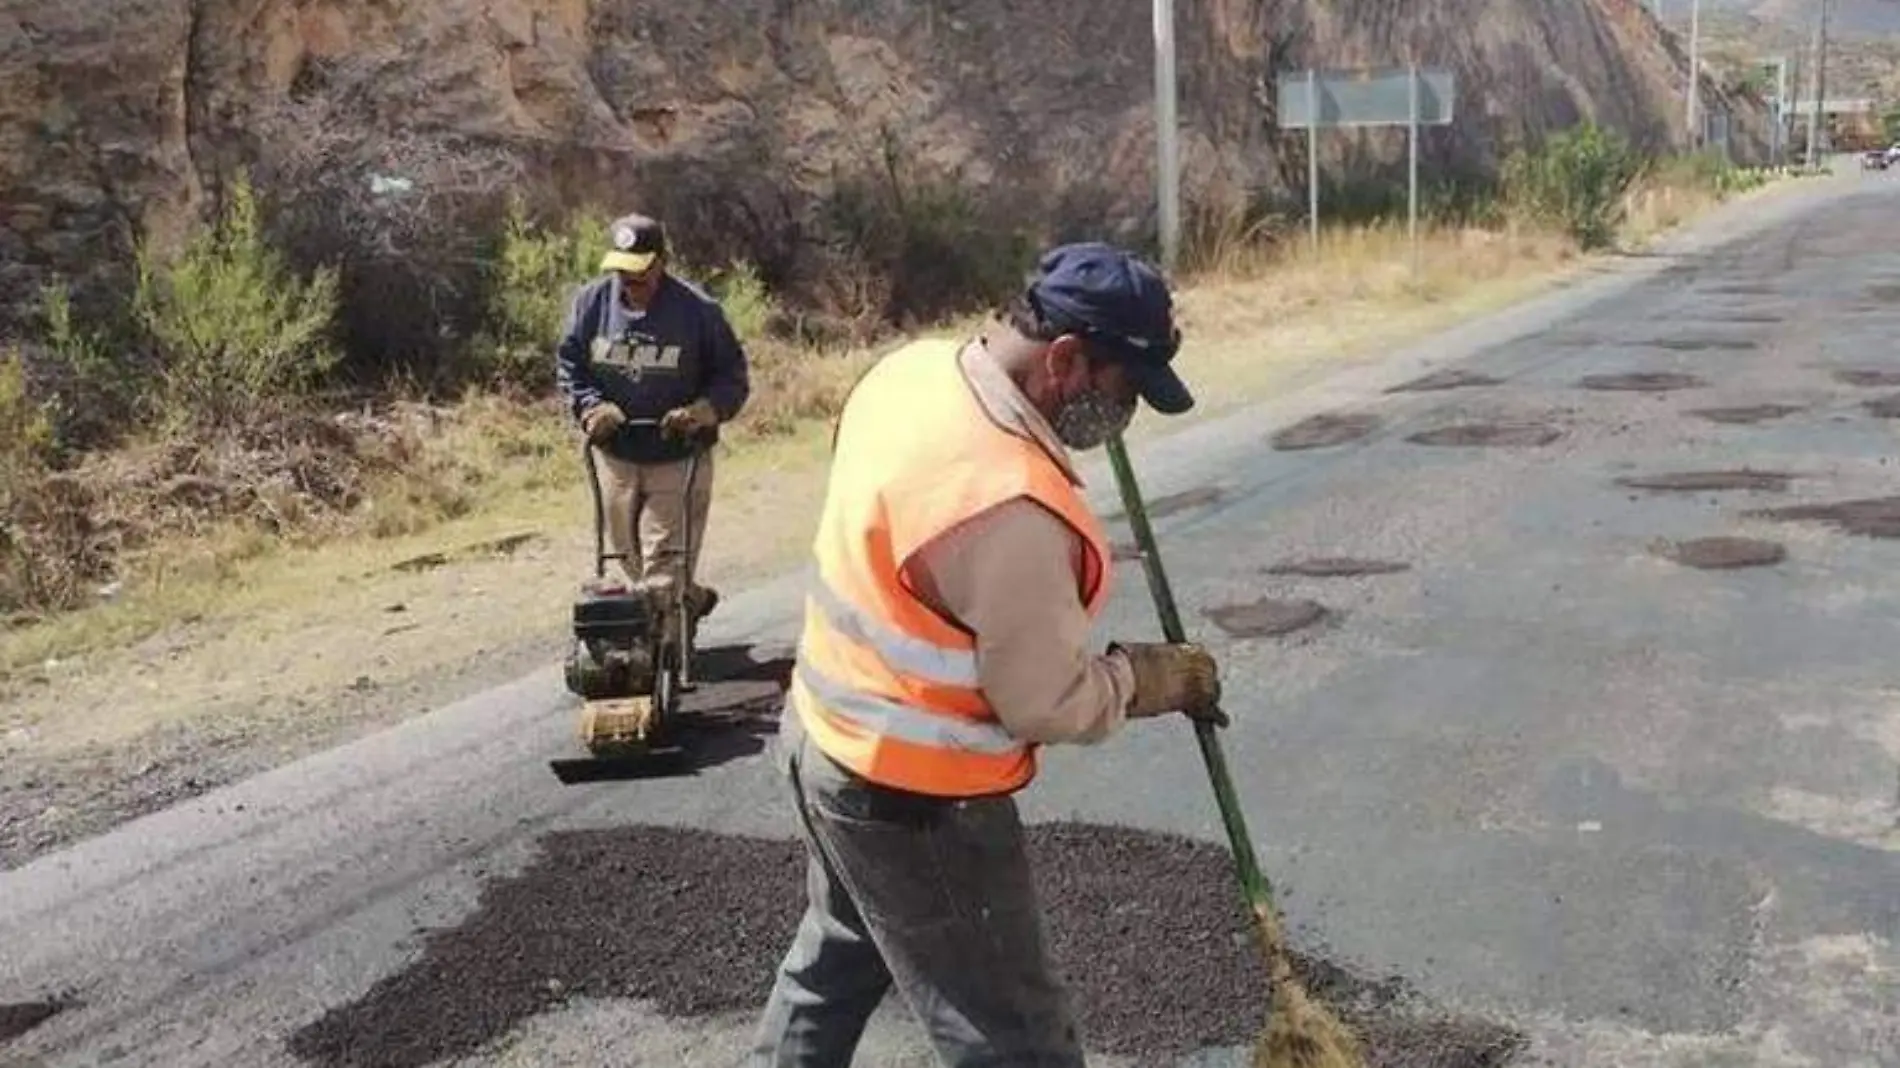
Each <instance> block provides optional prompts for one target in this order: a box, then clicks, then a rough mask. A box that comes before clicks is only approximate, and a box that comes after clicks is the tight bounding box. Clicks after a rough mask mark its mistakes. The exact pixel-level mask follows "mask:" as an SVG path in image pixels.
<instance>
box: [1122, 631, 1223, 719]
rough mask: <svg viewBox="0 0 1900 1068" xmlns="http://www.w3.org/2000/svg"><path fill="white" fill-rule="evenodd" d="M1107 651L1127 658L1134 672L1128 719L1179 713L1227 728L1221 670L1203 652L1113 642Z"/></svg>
mask: <svg viewBox="0 0 1900 1068" xmlns="http://www.w3.org/2000/svg"><path fill="white" fill-rule="evenodd" d="M1108 649H1109V652H1111V653H1116V652H1118V653H1120V654H1122V655H1123V656H1124V657H1127V658H1128V663H1129V666H1130V667H1132V668H1134V669H1135V697H1134V700H1132V701H1130V702H1129V705H1128V716H1129V718H1130V719H1140V718H1143V717H1147V716H1159V715H1162V714H1164V713H1167V712H1180V713H1183V714H1185V715H1186V716H1187V717H1188V718H1189V719H1197V720H1203V721H1205V722H1208V723H1213V724H1215V725H1217V726H1221V727H1225V726H1227V723H1228V720H1227V715H1226V713H1224V712H1222V711H1221V710H1220V707H1219V706H1220V668H1219V667H1218V666H1216V665H1215V663H1214V658H1213V657H1212V656H1210V655H1208V652H1207V650H1206V649H1203V648H1202V647H1200V646H1199V645H1194V644H1192V643H1189V644H1184V645H1172V644H1163V643H1149V642H1116V643H1115V644H1113V645H1111V646H1109V647H1108Z"/></svg>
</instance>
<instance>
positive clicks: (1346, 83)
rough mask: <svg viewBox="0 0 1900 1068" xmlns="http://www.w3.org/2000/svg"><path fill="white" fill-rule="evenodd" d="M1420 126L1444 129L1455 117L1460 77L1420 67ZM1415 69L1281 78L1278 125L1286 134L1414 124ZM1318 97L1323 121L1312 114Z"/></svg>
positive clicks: (1310, 73) (1301, 73)
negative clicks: (1413, 82)
mask: <svg viewBox="0 0 1900 1068" xmlns="http://www.w3.org/2000/svg"><path fill="white" fill-rule="evenodd" d="M1417 75H1418V124H1419V125H1420V126H1446V125H1449V124H1450V123H1451V119H1452V98H1453V96H1454V95H1455V92H1456V79H1455V78H1454V76H1453V75H1452V73H1451V72H1450V71H1448V70H1440V69H1436V68H1429V67H1420V68H1417ZM1412 77H1413V68H1410V67H1388V68H1381V69H1372V70H1358V71H1350V70H1349V71H1290V72H1288V73H1286V74H1282V75H1280V78H1279V93H1280V126H1281V127H1282V128H1283V129H1288V130H1305V129H1311V128H1313V127H1314V126H1315V125H1317V126H1318V127H1319V128H1320V129H1334V128H1339V127H1352V126H1410V125H1412ZM1314 97H1317V98H1318V102H1317V111H1318V114H1319V122H1318V123H1317V124H1315V123H1314V122H1313V119H1312V116H1313V114H1314V112H1315V110H1316V108H1315V103H1314Z"/></svg>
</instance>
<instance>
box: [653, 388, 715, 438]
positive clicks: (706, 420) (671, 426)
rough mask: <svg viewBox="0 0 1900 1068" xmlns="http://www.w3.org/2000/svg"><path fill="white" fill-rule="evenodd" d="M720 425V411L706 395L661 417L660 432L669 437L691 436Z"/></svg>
mask: <svg viewBox="0 0 1900 1068" xmlns="http://www.w3.org/2000/svg"><path fill="white" fill-rule="evenodd" d="M718 425H719V413H718V412H717V411H715V410H713V406H712V401H709V400H707V399H706V398H704V397H701V398H700V399H698V400H696V401H694V402H693V403H691V404H688V405H686V406H685V407H684V408H675V409H673V410H672V411H670V412H667V413H666V414H665V415H663V416H661V417H660V433H661V435H662V436H665V437H669V438H690V437H692V436H693V435H695V434H698V433H701V432H703V431H707V430H711V429H712V428H713V427H716V426H718Z"/></svg>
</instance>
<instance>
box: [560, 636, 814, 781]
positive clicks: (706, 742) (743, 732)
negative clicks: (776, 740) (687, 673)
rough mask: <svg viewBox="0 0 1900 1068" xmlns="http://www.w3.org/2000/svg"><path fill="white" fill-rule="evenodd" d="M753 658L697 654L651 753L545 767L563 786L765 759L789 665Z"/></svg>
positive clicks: (738, 653)
mask: <svg viewBox="0 0 1900 1068" xmlns="http://www.w3.org/2000/svg"><path fill="white" fill-rule="evenodd" d="M755 652H756V650H755V649H754V647H751V646H745V645H721V646H714V647H712V648H709V649H701V650H699V652H698V655H697V656H695V657H694V681H695V686H694V689H693V692H691V693H688V694H687V695H685V698H684V700H683V701H682V702H681V709H680V711H679V713H678V714H677V715H676V716H675V717H674V719H673V722H672V723H670V724H669V725H668V726H667V727H666V729H665V730H664V733H663V736H662V738H661V739H659V741H658V744H656V745H655V746H654V747H653V748H651V749H649V750H647V751H645V752H642V753H639V754H637V755H631V756H624V757H613V758H603V757H595V756H578V757H571V758H566V759H557V760H550V761H549V762H548V765H549V767H550V768H552V769H553V771H554V774H555V777H556V778H558V779H560V780H561V782H562V783H565V784H568V785H575V784H579V783H588V782H625V781H629V780H640V779H673V778H681V777H685V776H692V775H697V774H699V772H700V771H701V770H702V769H705V768H713V767H718V766H719V765H721V764H724V763H726V762H727V761H731V760H739V759H742V758H744V757H749V756H755V755H757V754H758V753H760V752H763V751H764V749H765V746H766V742H767V740H768V739H769V738H771V737H772V736H773V735H775V734H777V733H778V720H779V711H780V708H781V706H782V705H783V703H784V698H785V690H786V688H787V687H788V686H789V685H790V684H791V678H792V658H791V657H790V656H772V657H767V658H765V659H760V658H759V657H758V656H756V655H755Z"/></svg>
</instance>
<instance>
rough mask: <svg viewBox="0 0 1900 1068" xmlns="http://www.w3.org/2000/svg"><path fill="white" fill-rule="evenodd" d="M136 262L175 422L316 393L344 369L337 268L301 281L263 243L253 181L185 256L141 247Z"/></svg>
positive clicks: (165, 414) (140, 312)
mask: <svg viewBox="0 0 1900 1068" xmlns="http://www.w3.org/2000/svg"><path fill="white" fill-rule="evenodd" d="M136 262H137V267H138V283H137V287H136V288H135V289H134V291H133V295H132V312H133V318H134V320H135V321H136V322H137V324H138V326H139V327H140V329H141V330H142V331H143V332H144V333H145V335H146V337H147V338H148V340H149V341H150V343H151V344H152V346H153V348H154V350H155V352H156V355H157V360H158V368H159V375H160V378H161V381H162V388H161V390H160V396H159V402H160V404H161V408H160V411H159V416H160V417H161V418H162V419H164V420H165V421H166V422H168V423H170V424H172V425H173V426H179V425H183V424H187V423H192V422H198V421H205V420H211V421H217V420H220V419H222V418H225V417H228V416H232V415H236V414H241V413H244V412H248V411H253V410H255V408H256V407H257V406H258V405H259V404H261V403H264V402H268V401H275V400H279V399H281V398H284V397H294V396H300V395H304V394H307V393H308V392H309V391H310V390H311V389H313V388H314V387H316V386H317V385H319V384H320V383H322V382H323V380H324V378H325V376H327V375H328V374H329V372H330V370H331V368H332V367H333V366H334V365H335V363H336V353H335V351H334V350H333V349H332V348H331V346H330V330H331V325H332V323H333V321H334V319H335V315H336V311H337V278H336V273H335V271H333V270H330V269H323V270H319V271H317V272H316V273H315V274H314V275H312V276H311V277H310V278H309V279H302V278H299V277H297V275H296V274H295V272H293V271H292V270H291V269H290V268H289V266H288V265H287V264H286V263H285V261H284V259H283V257H282V255H281V254H279V253H278V251H277V250H276V249H275V248H273V247H272V246H271V245H270V243H269V242H268V241H266V240H265V239H264V236H263V232H262V230H261V228H260V226H259V221H258V213H257V203H256V200H255V198H254V197H253V195H252V193H251V188H250V185H249V183H248V182H247V181H244V180H240V181H238V182H237V183H236V184H235V185H234V186H233V187H232V189H231V196H230V200H229V203H228V204H227V206H226V208H225V211H224V213H223V216H222V217H221V218H220V219H218V221H217V223H216V224H215V225H214V226H212V227H211V228H210V229H208V230H206V231H205V232H203V233H200V234H198V235H197V236H195V237H194V238H192V240H191V241H190V242H189V243H188V244H187V245H186V246H185V248H184V249H183V251H181V252H180V253H179V254H178V255H177V256H176V257H173V258H170V259H164V260H161V259H159V258H158V257H156V256H154V255H153V254H152V252H151V250H150V249H149V248H146V247H144V246H141V247H140V248H139V249H138V251H137V260H136Z"/></svg>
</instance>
